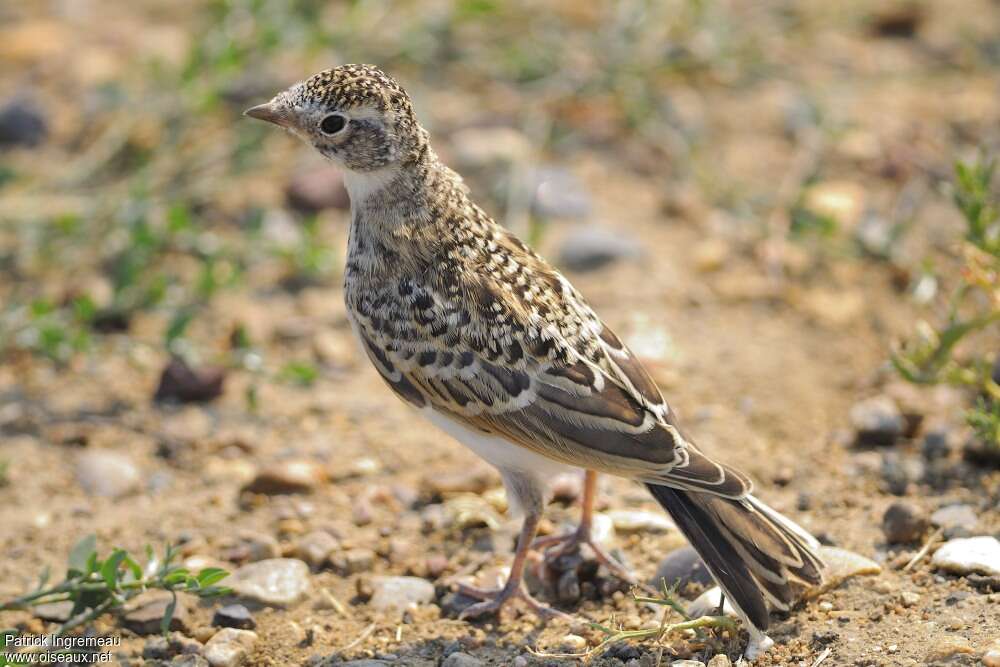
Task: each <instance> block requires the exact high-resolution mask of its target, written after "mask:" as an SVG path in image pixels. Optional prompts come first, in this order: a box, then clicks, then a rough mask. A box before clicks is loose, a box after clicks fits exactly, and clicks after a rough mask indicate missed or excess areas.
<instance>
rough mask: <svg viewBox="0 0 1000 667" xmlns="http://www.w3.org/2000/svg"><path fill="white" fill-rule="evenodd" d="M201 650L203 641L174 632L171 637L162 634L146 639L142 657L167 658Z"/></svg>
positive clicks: (150, 658) (198, 652) (196, 653)
mask: <svg viewBox="0 0 1000 667" xmlns="http://www.w3.org/2000/svg"><path fill="white" fill-rule="evenodd" d="M201 650H202V646H201V643H200V642H198V641H197V640H195V639H190V638H189V637H185V636H184V635H182V634H181V633H179V632H173V633H171V634H170V636H169V637H164V636H162V635H160V636H157V637H151V638H150V639H148V640H146V643H145V645H143V647H142V657H143V658H145V659H146V660H165V659H167V658H170V657H171V656H175V655H178V654H182V655H198V654H200V653H201Z"/></svg>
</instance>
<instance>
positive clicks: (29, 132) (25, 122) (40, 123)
mask: <svg viewBox="0 0 1000 667" xmlns="http://www.w3.org/2000/svg"><path fill="white" fill-rule="evenodd" d="M48 134H49V124H48V121H46V119H45V113H44V112H43V111H42V109H41V107H39V106H38V105H37V104H36V103H35V102H33V101H32V100H30V99H25V98H19V99H14V100H11V101H9V102H7V103H6V104H4V105H3V107H0V148H7V147H12V146H25V147H32V146H37V145H39V144H41V143H42V142H43V141H45V138H46V137H47V136H48Z"/></svg>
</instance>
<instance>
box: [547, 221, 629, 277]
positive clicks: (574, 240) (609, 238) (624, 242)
mask: <svg viewBox="0 0 1000 667" xmlns="http://www.w3.org/2000/svg"><path fill="white" fill-rule="evenodd" d="M641 254H642V246H641V244H640V243H639V242H637V241H636V240H635V239H632V238H629V237H627V236H624V235H623V234H622V233H621V232H618V231H614V230H610V229H607V228H604V227H598V226H596V225H587V226H581V227H578V228H577V229H575V230H574V231H572V232H571V233H570V234H569V235H568V236H567V237H566V238H565V239H564V240H563V242H562V245H561V246H560V248H559V250H558V263H559V265H560V266H564V267H566V268H567V269H569V270H571V271H593V270H595V269H599V268H601V267H603V266H606V265H608V264H612V263H614V262H618V261H621V260H625V259H636V258H637V257H639V256H640V255H641Z"/></svg>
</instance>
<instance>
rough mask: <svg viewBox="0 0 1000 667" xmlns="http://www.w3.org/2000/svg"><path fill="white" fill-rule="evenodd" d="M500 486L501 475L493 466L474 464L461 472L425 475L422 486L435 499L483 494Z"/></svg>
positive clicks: (453, 471)
mask: <svg viewBox="0 0 1000 667" xmlns="http://www.w3.org/2000/svg"><path fill="white" fill-rule="evenodd" d="M499 484H500V473H498V472H497V471H496V469H495V468H493V467H492V466H488V465H486V464H474V465H471V466H467V467H465V468H462V469H460V470H452V471H447V472H443V473H436V474H433V475H425V476H424V478H423V479H422V480H421V486H422V487H423V488H424V489H426V490H427V491H429V492H430V494H431V495H433V496H435V497H443V496H448V495H453V494H457V493H476V494H481V493H483V492H484V491H486V490H487V489H490V488H492V487H494V486H497V485H499Z"/></svg>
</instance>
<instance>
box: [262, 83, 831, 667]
mask: <svg viewBox="0 0 1000 667" xmlns="http://www.w3.org/2000/svg"><path fill="white" fill-rule="evenodd" d="M245 114H246V115H247V116H250V117H252V118H256V119H260V120H263V121H268V122H270V123H273V124H275V125H277V126H280V127H281V128H284V129H285V130H287V131H288V132H290V133H291V134H293V135H296V136H297V137H299V138H300V139H302V140H304V141H305V142H306V143H307V144H308V145H310V146H312V147H313V148H314V149H315V150H316V151H318V152H319V153H320V154H321V155H322V156H324V157H325V158H327V159H328V160H330V161H332V162H333V163H334V164H335V165H337V166H338V167H339V169H340V170H341V172H342V176H343V181H344V185H345V187H346V188H347V191H348V194H349V195H350V201H351V213H350V216H351V220H350V231H349V237H348V243H347V245H348V249H347V260H346V264H345V269H344V299H345V302H346V305H347V312H348V316H349V320H350V322H351V328H352V329H353V331H354V333H355V335H356V336H357V339H358V340H359V342H360V344H361V347H362V348H363V349H364V351H365V353H366V355H367V357H368V358H369V360H370V361H371V364H372V365H373V366H374V367H375V369H376V370H377V371H378V373H379V375H380V376H381V377H382V379H383V380H384V381H385V383H386V384H387V385H388V387H389V388H390V389H391V390H392V392H394V393H395V394H396V395H397V396H398V397H399V398H401V399H402V400H403V401H404V402H406V403H407V404H409V405H410V406H411V407H412V408H414V409H415V410H416V411H417V412H418V413H419V414H420V415H422V416H424V417H426V419H428V420H429V421H430V422H432V423H433V424H435V425H436V426H438V427H440V429H441V430H443V431H444V432H445V433H446V434H448V435H450V436H452V437H453V438H454V439H456V440H458V441H459V442H460V443H462V444H464V445H465V446H467V447H468V448H470V449H471V450H472V451H473V452H475V453H476V454H478V455H479V456H480V457H481V458H483V459H485V460H486V461H487V462H488V463H489V464H491V465H493V466H494V467H496V469H497V470H498V471H499V473H500V476H501V478H502V480H503V484H504V487H505V490H506V493H507V497H508V502H509V504H510V506H511V508H512V509H513V510H514V512H515V514H517V515H520V516H522V517H523V521H522V526H521V530H520V533H519V537H518V541H517V546H516V549H515V553H514V557H513V562H512V565H511V567H510V574H509V576H508V578H507V581H506V583H505V584H504V585H503V586H502V587H501V588H499V589H498V590H495V591H487V590H481V589H473V588H471V587H465V588H463V589H462V590H463V592H467V593H468V594H470V595H474V596H476V597H478V598H480V599H481V600H482V601H481V602H478V603H476V604H473V605H472V606H470V607H468V608H466V609H465V610H464V611H463V612H462V615H461V616H462V618H474V617H477V616H483V615H494V614H499V612H500V610H501V609H502V608H503V607H505V606H506V605H507V603H509V602H511V601H512V600H515V599H520V600H521V601H523V603H526V604H527V605H528V606H529V607H530V608H531V609H532V610H534V612H536V613H537V614H538V615H539V616H541V617H543V618H551V617H554V616H562V615H564V614H563V613H562V612H560V611H557V610H555V609H552V608H551V607H548V606H546V605H544V604H542V603H541V602H539V601H538V600H536V599H535V598H534V597H532V596H531V594H530V593H529V592H528V591H527V589H526V587H525V584H524V580H523V577H524V571H525V564H526V562H527V556H528V553H529V552H530V551H531V550H532V549H541V548H544V549H546V554H548V555H550V556H551V555H552V554H554V553H556V554H557V553H563V552H565V551H567V550H569V549H572V548H576V547H578V546H579V545H580V544H588V545H590V547H591V548H592V549H593V550H594V552H595V554H596V555H597V557H598V559H599V560H600V561H601V562H603V563H604V564H605V565H606V566H608V568H609V569H610V570H611V571H612V572H613V573H614V574H616V575H618V576H621V577H622V578H625V579H626V580H628V581H634V578H633V577H632V576H631V575H630V573H628V571H627V570H626V569H625V568H624V567H622V566H621V564H620V563H618V562H617V561H616V560H615V559H614V558H612V557H611V556H610V555H609V554H607V553H606V552H605V550H604V549H603V548H602V547H601V545H600V544H598V543H596V542H595V541H594V539H593V536H592V533H591V526H592V521H593V506H594V497H595V492H596V482H597V475H598V474H599V473H601V474H605V473H606V474H611V475H617V476H620V477H625V478H628V479H631V480H634V481H636V482H638V483H640V484H642V485H645V487H646V488H647V489H648V490H649V493H650V494H651V495H652V496H653V498H654V499H655V500H656V501H657V502H658V503H659V504H660V505H661V506H662V507H663V508H664V510H666V512H667V513H668V514H669V515H670V516H671V517H672V518H673V520H674V522H675V523H676V525H677V526H678V528H679V529H680V531H681V532H682V533H683V535H684V536H685V537H686V538H687V540H688V541H689V542H690V544H691V545H692V546H693V547H694V549H695V550H696V551H697V552H698V554H699V556H700V557H701V559H702V560H703V562H704V563H705V565H706V567H707V569H708V571H709V572H710V573H711V575H712V576H713V578H714V579H715V581H716V582H717V583H718V585H719V587H720V588H721V590H722V593H723V594H724V595H725V596H726V598H727V599H728V600H729V601H730V602H731V603H732V605H733V607H734V608H735V610H736V611H737V613H738V615H739V616H740V617H741V618H742V620H743V622H744V625H745V626H746V628H747V630H748V632H749V635H750V641H749V644H748V646H747V649H746V652H745V654H746V655H747V656H748V657H753V656H754V655H757V654H759V653H761V652H763V651H765V650H766V649H767V648H768V647H769V646H771V645H772V644H773V641H772V640H771V639H770V638H769V637H768V636H767V634H766V630H767V627H768V621H769V610H770V609H778V610H787V609H789V608H790V606H791V605H792V604H793V603H794V601H795V600H796V595H797V593H798V592H799V590H800V587H801V586H809V585H817V584H820V583H821V582H822V581H823V562H822V560H821V558H820V556H819V555H818V548H819V544H818V542H817V541H816V539H815V538H814V537H813V536H812V535H810V534H809V533H808V532H807V531H806V530H804V529H803V528H801V527H800V526H798V525H797V524H795V523H794V522H793V521H791V520H790V519H788V518H787V517H785V516H783V515H781V514H780V513H778V512H777V511H775V510H774V509H772V508H770V507H768V506H767V505H766V504H764V503H763V502H762V501H760V500H758V499H757V498H756V497H755V496H754V495H753V484H752V482H751V480H750V479H749V478H748V477H747V476H746V475H745V474H743V473H742V472H740V471H738V470H736V469H735V468H732V467H730V466H728V465H726V464H724V463H720V462H717V461H715V460H713V459H712V458H710V457H709V456H708V455H706V454H705V453H704V452H702V450H701V449H699V447H698V446H697V445H696V444H695V443H694V441H693V440H692V438H691V437H690V436H689V435H688V434H687V433H686V432H685V431H683V430H682V429H681V427H680V425H679V421H678V418H677V415H676V413H675V411H674V410H672V409H671V408H670V406H668V404H667V403H666V401H665V400H664V398H663V395H662V394H661V392H660V390H659V388H658V387H657V385H656V383H655V382H654V381H653V379H652V378H651V377H650V375H649V373H648V372H647V371H646V370H645V369H644V368H643V366H642V364H641V363H640V361H639V360H638V359H637V358H636V356H635V355H634V354H633V353H632V352H631V351H630V350H629V348H628V347H627V346H626V345H625V343H623V342H622V340H621V338H619V337H618V336H617V335H616V334H615V333H614V332H613V331H612V330H611V329H610V328H609V327H608V326H607V325H606V324H605V323H604V322H603V321H602V320H601V319H600V317H598V315H597V314H596V313H595V312H594V310H593V309H592V308H591V306H590V305H589V304H588V303H587V301H586V300H585V299H584V298H583V296H582V295H581V294H580V293H579V292H578V291H577V290H576V288H574V287H573V285H572V284H571V283H570V282H569V280H568V279H567V278H566V277H565V276H564V275H563V274H562V273H560V272H559V271H558V270H557V269H556V268H555V267H554V266H552V265H551V264H549V263H548V262H547V261H546V260H545V259H544V258H543V257H542V256H541V255H539V254H538V253H537V252H536V251H535V250H533V249H532V248H530V247H529V246H528V245H527V244H526V243H524V242H523V241H522V240H521V239H519V238H518V237H517V236H516V235H515V234H513V233H512V232H511V231H509V230H508V229H506V228H504V227H503V226H502V225H500V224H498V223H497V222H495V221H494V220H493V219H492V218H491V217H490V216H489V215H488V214H487V213H486V212H485V211H484V209H482V208H481V207H480V206H479V205H477V204H476V203H475V201H474V200H473V198H472V195H471V192H470V189H469V188H468V187H467V185H466V184H465V183H464V182H463V180H462V178H461V176H460V175H459V174H458V173H456V172H455V171H453V170H452V169H450V168H449V167H447V166H446V165H445V164H444V163H443V162H442V161H441V160H440V159H439V158H438V156H437V154H436V153H435V152H434V149H433V148H432V147H431V143H430V138H429V134H428V132H427V131H426V130H425V129H424V128H423V126H422V125H421V124H420V123H419V122H418V119H417V117H416V114H415V111H414V107H413V103H412V101H411V99H410V97H409V95H408V94H407V93H406V91H405V90H404V89H403V87H402V86H401V85H400V84H399V83H398V82H397V81H396V80H395V79H394V78H392V77H391V76H389V75H388V74H386V73H385V72H383V71H382V70H381V69H379V68H378V67H377V66H374V65H364V64H348V65H340V66H337V67H334V68H332V69H328V70H325V71H322V72H319V73H317V74H315V75H313V76H311V77H309V78H307V79H305V80H303V81H301V82H299V83H296V84H294V85H292V86H291V87H289V88H288V89H286V90H283V91H281V92H279V93H278V94H276V95H275V96H274V97H273V98H272V99H271V100H270V101H268V102H266V103H264V104H260V105H257V106H254V107H252V108H250V109H247V110H246V112H245ZM567 470H577V471H582V473H583V475H584V486H583V494H582V505H583V509H582V516H581V521H580V524H579V527H578V528H577V529H576V530H574V531H572V532H570V533H568V534H565V535H556V536H551V537H544V538H541V539H540V540H536V537H537V532H538V526H539V521H540V519H541V518H542V514H543V510H544V507H545V504H546V500H547V493H548V490H549V485H550V484H551V482H552V480H553V478H554V477H555V476H556V475H558V474H560V473H562V472H565V471H567Z"/></svg>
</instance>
